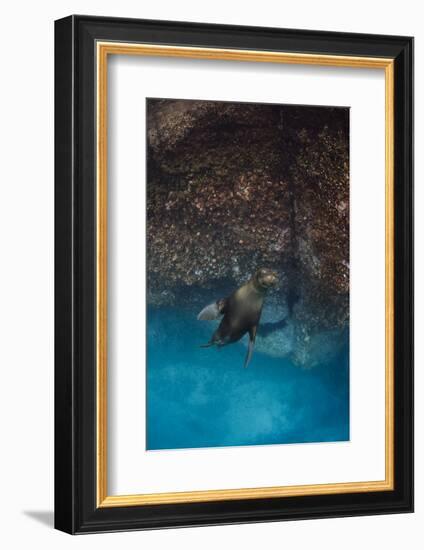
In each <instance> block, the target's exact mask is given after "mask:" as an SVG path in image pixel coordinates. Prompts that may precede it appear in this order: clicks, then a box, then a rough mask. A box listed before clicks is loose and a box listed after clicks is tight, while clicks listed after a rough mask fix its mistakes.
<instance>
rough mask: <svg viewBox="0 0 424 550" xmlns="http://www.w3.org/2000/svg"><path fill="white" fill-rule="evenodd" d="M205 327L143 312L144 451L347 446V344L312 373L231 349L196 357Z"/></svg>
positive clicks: (208, 330) (174, 315) (239, 347)
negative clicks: (145, 331)
mask: <svg viewBox="0 0 424 550" xmlns="http://www.w3.org/2000/svg"><path fill="white" fill-rule="evenodd" d="M213 329H214V325H213V323H208V322H199V321H197V320H196V317H195V314H191V315H190V314H189V313H187V312H185V311H179V310H178V309H165V308H159V309H158V308H149V311H148V361H147V427H146V428H147V442H146V444H147V449H149V450H153V449H180V448H193V447H216V446H235V445H265V444H282V443H306V442H320V441H321V442H323V441H343V440H348V439H349V360H348V342H347V341H346V345H345V346H344V347H343V349H342V351H341V352H340V353H339V354H338V355H337V357H336V358H335V359H333V360H332V361H331V362H328V363H326V364H321V365H318V366H316V367H314V368H312V369H304V368H300V367H299V366H295V365H293V364H292V363H291V362H290V361H289V360H286V359H281V358H273V357H270V356H268V355H266V354H263V353H259V352H258V351H255V353H254V354H253V358H252V361H251V363H250V365H249V367H248V368H247V369H244V368H243V361H244V357H245V354H246V347H245V346H244V345H243V344H242V343H240V342H238V343H236V344H231V345H228V346H225V347H223V348H220V349H217V348H207V349H202V348H200V347H199V345H200V344H202V343H205V342H207V341H208V340H209V338H210V336H211V334H212V331H213Z"/></svg>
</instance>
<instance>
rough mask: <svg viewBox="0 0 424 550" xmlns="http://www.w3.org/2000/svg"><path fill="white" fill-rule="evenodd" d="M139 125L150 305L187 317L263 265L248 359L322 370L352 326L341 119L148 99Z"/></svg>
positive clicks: (344, 122)
mask: <svg viewBox="0 0 424 550" xmlns="http://www.w3.org/2000/svg"><path fill="white" fill-rule="evenodd" d="M147 122H148V124H147V157H148V165H147V181H148V185H147V216H148V224H147V242H148V262H147V273H148V301H149V304H151V305H156V306H170V305H174V306H176V307H180V308H188V309H191V310H193V314H194V315H195V314H197V311H198V309H199V308H201V307H203V306H204V305H205V303H208V302H210V301H212V300H213V299H215V298H219V297H220V295H225V294H226V293H229V292H231V291H232V290H233V289H234V288H236V287H237V286H239V285H240V284H241V283H242V282H244V281H246V280H247V279H248V278H249V277H250V275H251V274H252V273H253V272H254V271H255V269H256V268H258V267H262V266H263V267H269V268H272V269H274V270H276V271H277V272H278V274H279V285H278V287H277V288H276V289H275V290H273V291H272V292H271V293H270V295H269V296H268V298H267V301H266V305H265V307H264V311H263V316H262V323H261V324H262V327H261V329H260V331H259V334H258V340H257V344H256V347H257V349H258V350H259V351H263V352H266V353H269V354H271V355H274V356H281V357H290V358H291V359H292V360H293V361H294V362H295V363H297V364H299V365H302V366H308V367H309V366H314V365H315V364H318V363H319V362H320V361H322V360H325V359H326V357H327V356H328V354H330V353H331V350H334V351H336V350H337V347H338V343H339V342H340V345H341V342H343V341H344V338H343V335H344V334H345V332H346V329H347V327H348V322H349V111H348V109H346V108H328V107H306V106H284V105H271V104H250V103H226V102H216V101H189V100H168V99H166V100H162V99H149V100H148V102H147ZM217 294H218V295H217Z"/></svg>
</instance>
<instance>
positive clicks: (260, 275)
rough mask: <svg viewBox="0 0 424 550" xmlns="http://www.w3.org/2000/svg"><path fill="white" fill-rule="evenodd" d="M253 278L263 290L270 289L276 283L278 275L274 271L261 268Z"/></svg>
mask: <svg viewBox="0 0 424 550" xmlns="http://www.w3.org/2000/svg"><path fill="white" fill-rule="evenodd" d="M255 278H256V280H257V282H258V283H259V285H260V286H261V287H263V288H271V287H272V286H275V285H276V284H277V282H278V275H277V273H276V272H275V271H272V270H271V269H267V268H265V267H262V268H261V269H258V271H257V272H256V273H255Z"/></svg>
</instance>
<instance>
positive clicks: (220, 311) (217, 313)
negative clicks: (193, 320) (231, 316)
mask: <svg viewBox="0 0 424 550" xmlns="http://www.w3.org/2000/svg"><path fill="white" fill-rule="evenodd" d="M226 303H227V300H226V298H221V299H220V300H217V301H216V302H213V303H212V304H209V305H208V306H206V307H204V308H203V309H202V311H201V312H200V313H199V315H198V316H197V320H198V321H213V320H214V319H219V317H221V315H224V313H225V305H226Z"/></svg>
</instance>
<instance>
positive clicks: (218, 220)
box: [55, 16, 413, 534]
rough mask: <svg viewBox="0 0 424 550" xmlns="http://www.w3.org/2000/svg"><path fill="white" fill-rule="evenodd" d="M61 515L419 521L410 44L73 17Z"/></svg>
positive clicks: (62, 122) (60, 360)
mask: <svg viewBox="0 0 424 550" xmlns="http://www.w3.org/2000/svg"><path fill="white" fill-rule="evenodd" d="M55 73H56V77H55V133H56V137H55V159H56V162H55V213H56V217H55V219H56V222H55V235H56V248H55V255H56V259H55V278H56V294H55V296H56V306H55V315H56V325H55V342H56V348H55V349H56V351H55V399H56V405H55V525H56V528H57V529H60V530H63V531H66V532H68V533H72V534H74V533H93V532H102V531H119V530H130V529H151V528H161V527H179V526H195V525H211V524H226V523H247V522H257V521H276V520H288V519H301V518H302V519H305V518H318V517H319V518H324V517H333V516H353V515H365V514H382V513H395V512H411V511H412V510H413V407H412V399H413V356H412V339H413V314H412V311H413V310H412V305H413V295H412V289H413V286H412V281H413V264H412V259H413V258H412V256H413V248H412V244H413V241H412V226H413V219H412V214H413V212H412V190H413V156H412V155H413V135H412V131H413V129H412V121H413V117H412V108H413V84H412V83H413V39H412V38H409V37H400V36H377V35H361V34H346V33H333V32H317V31H309V30H308V31H306V30H302V31H299V30H286V29H275V28H254V27H236V26H225V25H206V24H198V23H175V22H167V21H147V20H129V19H128V20H127V19H114V18H101V17H89V16H70V17H67V18H65V19H61V20H59V21H56V24H55Z"/></svg>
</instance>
